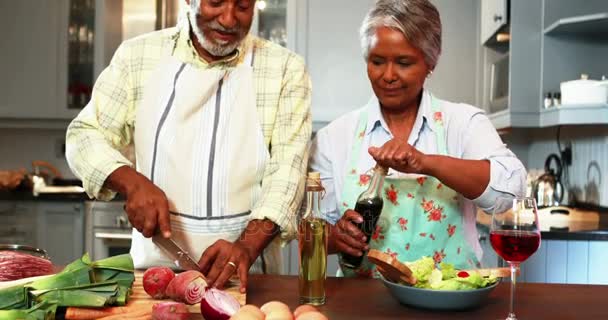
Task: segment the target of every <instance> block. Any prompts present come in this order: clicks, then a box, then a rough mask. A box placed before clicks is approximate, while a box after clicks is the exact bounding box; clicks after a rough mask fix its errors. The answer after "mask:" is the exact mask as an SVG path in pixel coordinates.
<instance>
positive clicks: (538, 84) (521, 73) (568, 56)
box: [479, 0, 608, 129]
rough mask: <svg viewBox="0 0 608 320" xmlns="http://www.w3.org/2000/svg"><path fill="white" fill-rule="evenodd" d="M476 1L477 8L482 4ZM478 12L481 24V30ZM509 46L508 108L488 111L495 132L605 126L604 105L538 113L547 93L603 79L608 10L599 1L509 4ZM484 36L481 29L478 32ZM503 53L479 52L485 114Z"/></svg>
mask: <svg viewBox="0 0 608 320" xmlns="http://www.w3.org/2000/svg"><path fill="white" fill-rule="evenodd" d="M485 2H486V0H483V1H481V3H482V8H483V3H485ZM484 18H485V17H484V16H483V15H482V10H480V21H481V23H480V24H481V25H482V26H483V19H484ZM509 29H510V39H511V40H510V43H509V45H508V48H507V49H506V53H507V54H508V56H509V80H508V83H509V86H508V87H509V88H508V92H509V93H508V108H507V109H506V110H503V111H499V112H488V113H489V114H488V116H489V118H490V119H491V120H492V122H493V124H494V126H495V127H496V128H497V129H503V128H509V127H523V128H526V127H527V128H539V127H549V126H558V125H581V124H608V105H587V106H566V105H561V106H559V107H551V108H548V109H544V108H543V98H544V97H545V95H546V94H547V93H548V92H551V93H555V92H559V87H560V83H561V82H564V81H568V80H574V79H578V78H580V75H581V74H582V73H586V74H589V75H590V78H592V79H599V78H600V77H601V76H602V75H608V65H607V64H606V63H605V57H606V56H607V55H608V36H607V35H608V5H607V4H606V2H605V1H602V0H591V1H585V2H584V3H578V2H572V1H568V0H529V1H512V2H510V9H509ZM480 33H483V30H481V31H480ZM501 50H504V48H500V47H499V48H482V49H481V51H482V59H481V63H482V68H481V69H482V70H483V72H482V73H483V74H482V81H481V82H480V83H481V86H482V89H481V90H479V92H481V95H482V96H481V99H480V100H481V101H482V105H483V106H484V109H486V111H488V110H489V107H488V105H489V97H490V94H489V91H490V89H491V82H492V74H491V68H492V64H493V62H494V61H495V60H496V58H497V57H498V56H499V55H501V54H504V53H505V52H500V51H501Z"/></svg>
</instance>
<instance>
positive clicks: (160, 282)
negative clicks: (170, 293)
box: [143, 267, 175, 299]
mask: <svg viewBox="0 0 608 320" xmlns="http://www.w3.org/2000/svg"><path fill="white" fill-rule="evenodd" d="M173 278H175V273H174V272H173V270H171V269H169V268H167V267H152V268H150V269H148V270H146V272H144V278H143V284H144V290H145V291H146V293H147V294H149V295H150V296H151V297H152V298H154V299H164V298H166V297H167V295H166V293H165V292H166V290H167V286H169V283H170V282H171V280H173Z"/></svg>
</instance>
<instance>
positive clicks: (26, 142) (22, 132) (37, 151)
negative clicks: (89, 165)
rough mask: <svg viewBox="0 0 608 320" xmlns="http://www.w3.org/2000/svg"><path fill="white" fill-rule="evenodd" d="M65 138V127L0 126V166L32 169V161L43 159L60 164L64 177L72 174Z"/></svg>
mask: <svg viewBox="0 0 608 320" xmlns="http://www.w3.org/2000/svg"><path fill="white" fill-rule="evenodd" d="M64 140H65V131H64V130H51V129H0V155H1V156H0V170H14V169H19V168H25V169H26V170H28V171H32V170H33V168H32V161H34V160H43V161H47V162H49V163H51V164H52V165H53V166H55V167H57V169H58V170H59V171H60V172H61V173H62V174H63V176H64V178H73V177H74V175H73V174H72V172H71V171H70V169H69V167H68V164H67V162H66V160H65V156H64V155H63V151H64V150H63V144H64Z"/></svg>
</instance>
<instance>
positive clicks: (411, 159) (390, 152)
mask: <svg viewBox="0 0 608 320" xmlns="http://www.w3.org/2000/svg"><path fill="white" fill-rule="evenodd" d="M368 152H369V154H370V155H371V156H372V157H373V158H374V160H376V162H377V163H378V164H380V165H381V166H383V167H387V168H388V167H390V168H393V169H395V170H397V171H400V172H404V173H421V174H424V173H425V172H424V171H425V160H426V155H425V154H424V153H422V152H420V151H418V150H417V149H416V148H414V147H412V146H411V145H410V144H408V143H407V141H405V140H400V139H392V140H390V141H388V142H387V143H385V144H384V145H383V146H382V147H380V148H376V147H370V148H369V150H368Z"/></svg>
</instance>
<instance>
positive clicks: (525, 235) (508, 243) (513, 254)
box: [490, 230, 540, 262]
mask: <svg viewBox="0 0 608 320" xmlns="http://www.w3.org/2000/svg"><path fill="white" fill-rule="evenodd" d="M490 243H492V247H493V248H494V250H496V253H498V255H499V256H501V257H502V258H503V259H505V261H508V262H523V261H525V260H526V259H528V258H529V257H530V256H531V255H532V254H533V253H534V252H536V250H538V247H539V246H540V235H539V234H538V232H533V231H517V230H498V231H492V232H491V233H490Z"/></svg>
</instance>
